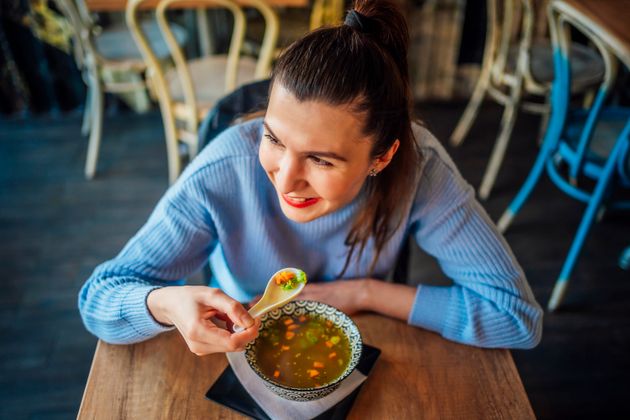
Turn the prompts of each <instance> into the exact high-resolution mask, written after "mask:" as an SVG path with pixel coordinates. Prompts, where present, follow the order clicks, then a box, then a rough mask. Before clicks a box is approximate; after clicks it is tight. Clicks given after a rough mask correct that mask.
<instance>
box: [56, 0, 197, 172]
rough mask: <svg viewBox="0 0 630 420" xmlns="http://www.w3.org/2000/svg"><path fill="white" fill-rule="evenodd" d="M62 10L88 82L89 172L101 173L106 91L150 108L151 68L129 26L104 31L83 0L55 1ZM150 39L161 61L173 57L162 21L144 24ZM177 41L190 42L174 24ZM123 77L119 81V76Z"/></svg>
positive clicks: (84, 130) (85, 120) (85, 127)
mask: <svg viewBox="0 0 630 420" xmlns="http://www.w3.org/2000/svg"><path fill="white" fill-rule="evenodd" d="M55 2H56V4H57V6H58V8H59V10H60V11H61V12H62V13H63V14H64V16H65V17H66V19H68V21H69V22H70V23H71V24H72V26H73V28H74V34H73V49H74V56H75V60H76V62H77V65H78V66H79V68H80V70H81V71H82V74H83V79H84V81H85V83H86V84H87V86H88V91H87V99H86V104H85V110H84V115H83V124H82V127H81V132H82V134H83V135H88V134H89V142H88V151H87V159H86V162H85V176H86V178H88V179H92V178H93V177H94V175H95V173H96V166H97V162H98V155H99V149H100V144H101V137H102V131H103V108H104V97H103V95H104V93H105V92H107V93H113V94H117V95H121V96H123V97H127V98H129V97H130V96H131V98H130V99H131V101H132V103H134V104H135V106H136V108H138V110H146V109H148V108H149V106H150V102H149V95H148V93H147V86H146V83H145V79H144V73H145V71H146V66H145V64H144V61H143V60H142V56H141V55H140V52H139V51H138V49H137V48H135V45H134V44H133V41H132V39H131V34H130V33H129V30H128V29H127V28H126V27H124V26H123V27H116V26H114V27H111V28H106V29H103V28H101V27H100V26H98V25H97V24H96V22H95V21H94V20H93V19H92V16H91V15H90V13H89V11H88V9H87V7H86V5H85V3H84V2H83V0H55ZM143 28H144V30H145V31H146V33H147V34H148V39H149V42H150V43H151V45H153V48H154V49H155V51H156V52H157V54H156V56H157V58H158V59H159V60H164V59H165V58H167V57H168V50H167V48H166V44H165V43H164V42H163V41H162V40H161V36H160V34H159V31H158V28H157V25H156V24H154V23H143ZM173 31H174V34H175V38H176V40H177V42H178V44H180V45H183V44H184V43H185V42H186V38H187V36H186V31H185V30H184V29H183V28H181V27H178V26H177V27H174V28H173ZM119 79H120V80H119Z"/></svg>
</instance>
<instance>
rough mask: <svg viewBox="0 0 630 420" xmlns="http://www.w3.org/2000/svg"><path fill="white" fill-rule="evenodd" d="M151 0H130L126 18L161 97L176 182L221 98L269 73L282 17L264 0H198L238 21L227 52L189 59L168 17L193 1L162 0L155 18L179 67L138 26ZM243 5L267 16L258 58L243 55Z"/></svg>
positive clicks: (170, 169) (171, 174)
mask: <svg viewBox="0 0 630 420" xmlns="http://www.w3.org/2000/svg"><path fill="white" fill-rule="evenodd" d="M145 1H147V0H130V1H129V2H128V3H127V9H126V18H127V24H128V25H129V27H130V29H131V32H132V34H133V37H134V40H135V41H136V43H137V45H138V47H139V49H140V51H141V52H142V56H143V57H144V59H145V62H146V64H147V66H148V69H149V76H150V82H151V84H152V86H153V87H154V89H155V91H156V94H157V97H158V102H159V105H160V111H161V114H162V121H163V123H164V130H165V136H166V150H167V157H168V173H169V180H170V182H171V183H172V182H174V181H175V180H176V179H177V177H178V176H179V174H180V173H181V171H182V161H181V155H180V150H183V151H184V152H185V153H186V154H187V155H188V156H187V157H188V158H189V159H192V158H193V157H195V155H196V154H197V151H198V136H197V130H198V128H199V123H200V122H201V121H202V120H203V118H204V116H205V115H206V114H207V113H208V111H209V110H210V109H211V108H212V106H213V105H214V104H215V103H216V102H217V100H219V98H221V97H222V96H224V95H225V94H226V93H228V92H230V91H232V90H234V89H235V88H236V87H238V86H239V85H241V84H243V83H246V82H250V81H253V80H257V79H263V78H266V77H268V76H269V74H270V72H271V61H272V58H273V53H274V49H275V45H276V41H277V38H278V18H277V15H276V13H275V12H274V11H273V9H271V7H269V5H267V3H265V2H264V0H241V1H239V3H236V2H235V1H233V0H199V1H198V2H197V3H199V4H205V5H206V7H209V8H216V7H222V8H225V9H226V10H228V11H229V12H230V13H231V16H232V17H233V19H234V25H233V32H232V37H231V42H230V47H229V51H228V53H227V55H210V56H204V57H200V58H193V59H187V58H186V57H185V55H184V52H183V51H182V49H181V48H180V47H179V45H178V44H177V42H176V40H175V37H174V35H173V31H172V29H171V23H170V22H169V20H168V18H167V12H168V11H170V10H173V9H177V8H181V7H186V1H187V0H161V1H159V2H158V4H157V8H156V11H155V16H156V20H157V22H158V25H159V28H160V30H161V32H162V34H163V35H164V39H165V40H166V43H167V45H168V49H169V52H170V54H171V57H172V59H173V62H174V63H175V68H174V69H164V68H163V67H162V66H161V64H160V62H159V60H158V59H157V54H156V52H155V51H154V50H153V49H152V48H151V45H150V44H149V43H148V42H147V37H146V34H145V33H144V31H143V30H142V28H140V27H139V26H138V16H137V15H138V8H139V7H140V6H141V5H142V3H144V2H145ZM239 4H240V5H247V6H248V7H252V8H255V9H256V10H258V11H259V12H260V14H261V15H262V16H263V18H264V21H265V31H264V37H263V40H262V46H261V48H260V53H259V55H258V58H253V57H249V56H243V54H242V50H243V41H244V37H245V31H246V25H247V22H246V18H245V13H244V12H243V9H242V7H241V6H240V5H239Z"/></svg>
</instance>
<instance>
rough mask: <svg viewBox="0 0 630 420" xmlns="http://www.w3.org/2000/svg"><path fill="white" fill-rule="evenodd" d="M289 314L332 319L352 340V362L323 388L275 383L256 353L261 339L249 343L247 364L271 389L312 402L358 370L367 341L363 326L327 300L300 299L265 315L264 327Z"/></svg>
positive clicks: (283, 395) (246, 350) (263, 318)
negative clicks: (362, 335)
mask: <svg viewBox="0 0 630 420" xmlns="http://www.w3.org/2000/svg"><path fill="white" fill-rule="evenodd" d="M285 315H296V316H300V315H317V316H320V317H322V318H324V319H327V320H329V321H332V323H333V324H335V325H336V326H337V327H339V328H341V330H342V331H343V332H344V333H345V334H346V336H347V337H348V341H350V361H349V363H348V366H347V367H346V370H345V371H344V372H343V374H341V376H339V377H338V378H337V379H336V380H335V381H333V382H329V383H327V384H324V385H322V386H320V387H311V388H294V387H290V386H286V385H282V384H279V383H278V382H275V381H274V380H273V379H271V378H269V377H268V376H267V375H265V374H264V373H263V372H262V370H261V369H260V368H259V367H258V364H257V361H256V352H255V348H256V343H257V342H258V339H256V340H254V342H252V343H249V344H248V345H247V347H245V359H246V360H247V363H248V364H249V366H250V367H251V368H252V369H253V371H254V372H256V374H257V375H258V376H260V377H261V378H262V379H263V381H264V383H265V385H266V386H267V388H269V389H271V390H272V391H273V392H274V393H276V394H277V395H279V396H281V397H283V398H286V399H288V400H293V401H312V400H316V399H319V398H322V397H324V396H326V395H328V394H330V393H331V392H333V391H334V390H335V389H337V388H338V387H339V385H340V384H341V381H343V380H344V379H345V378H347V377H348V376H349V375H350V374H351V373H352V371H354V369H355V368H356V366H357V364H358V363H359V359H361V351H362V350H363V341H362V340H361V333H360V332H359V328H358V327H357V326H356V324H355V323H354V321H352V319H350V317H349V316H348V315H346V314H344V313H343V312H341V311H340V310H338V309H337V308H333V307H332V306H330V305H326V304H325V303H321V302H315V301H311V300H296V301H293V302H289V303H287V304H286V305H284V306H283V307H281V308H278V309H274V310H273V311H270V312H267V313H266V314H265V315H263V317H262V325H261V327H260V328H261V330H262V329H264V328H265V327H267V326H268V325H269V324H271V323H272V322H274V321H276V320H277V319H279V318H280V317H282V316H285Z"/></svg>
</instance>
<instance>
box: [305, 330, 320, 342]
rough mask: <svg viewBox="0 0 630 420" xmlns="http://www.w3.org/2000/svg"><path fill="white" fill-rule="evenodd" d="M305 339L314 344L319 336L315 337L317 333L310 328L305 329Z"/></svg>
mask: <svg viewBox="0 0 630 420" xmlns="http://www.w3.org/2000/svg"><path fill="white" fill-rule="evenodd" d="M306 339H307V340H308V341H310V342H311V343H312V344H315V343H317V342H318V341H319V338H317V334H316V333H314V332H313V331H311V330H309V331H306Z"/></svg>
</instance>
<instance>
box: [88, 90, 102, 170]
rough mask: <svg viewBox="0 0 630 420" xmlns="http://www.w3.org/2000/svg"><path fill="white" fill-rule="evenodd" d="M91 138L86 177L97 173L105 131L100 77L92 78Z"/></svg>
mask: <svg viewBox="0 0 630 420" xmlns="http://www.w3.org/2000/svg"><path fill="white" fill-rule="evenodd" d="M89 89H90V90H91V91H92V93H90V99H91V100H90V102H91V103H90V114H91V118H90V120H91V121H90V139H89V142H88V151H87V159H86V162H85V177H86V178H87V179H93V178H94V174H95V173H96V164H97V162H98V153H99V148H100V147H101V135H102V132H103V90H102V87H101V84H100V82H99V81H98V79H93V78H91V79H90V88H89Z"/></svg>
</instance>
